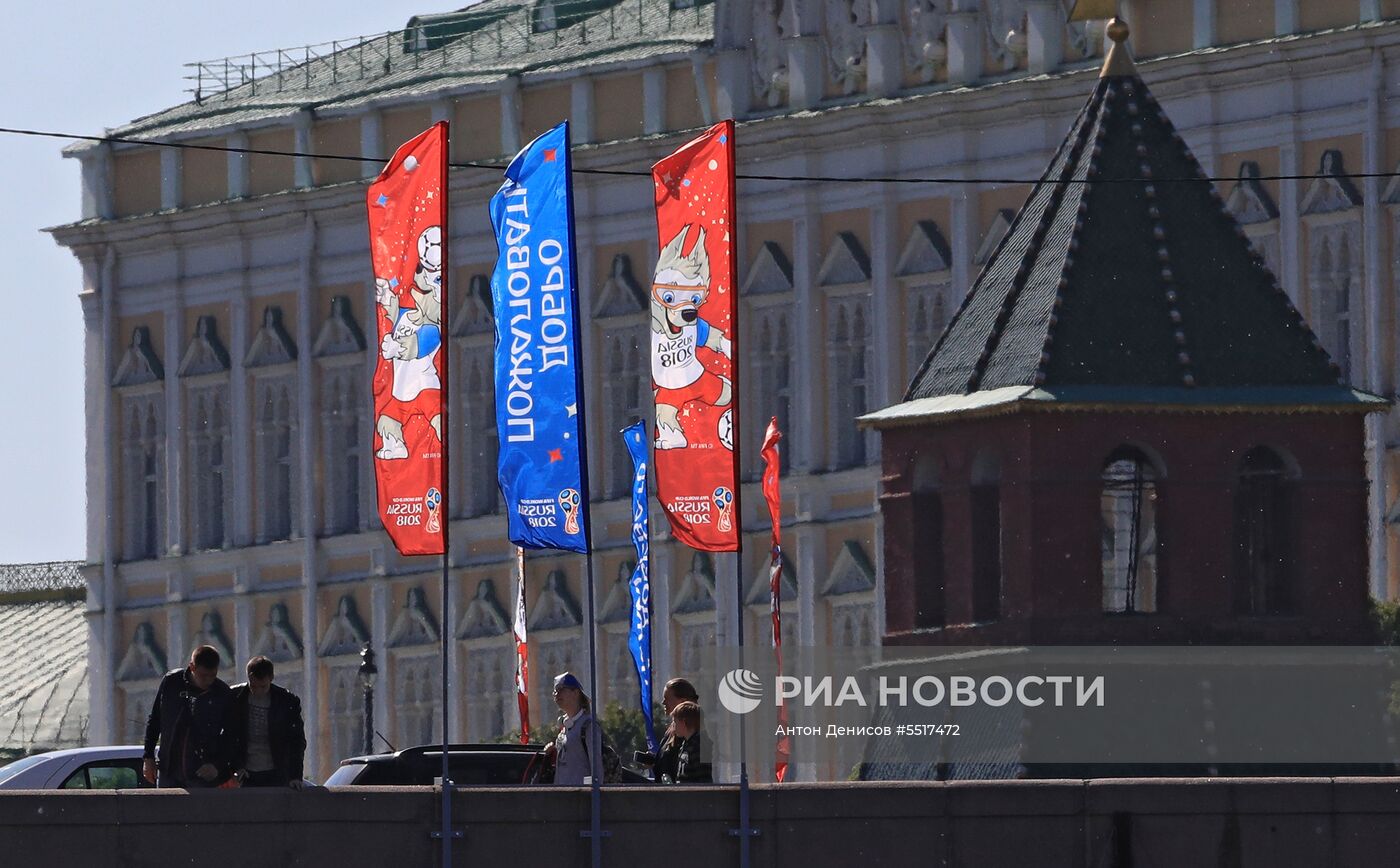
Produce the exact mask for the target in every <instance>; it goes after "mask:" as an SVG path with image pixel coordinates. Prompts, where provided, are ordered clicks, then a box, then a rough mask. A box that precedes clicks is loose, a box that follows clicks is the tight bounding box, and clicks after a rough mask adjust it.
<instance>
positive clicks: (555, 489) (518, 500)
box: [491, 121, 589, 553]
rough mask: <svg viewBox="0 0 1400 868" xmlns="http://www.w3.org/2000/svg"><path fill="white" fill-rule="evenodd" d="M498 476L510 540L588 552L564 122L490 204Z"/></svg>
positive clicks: (514, 166)
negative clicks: (493, 238)
mask: <svg viewBox="0 0 1400 868" xmlns="http://www.w3.org/2000/svg"><path fill="white" fill-rule="evenodd" d="M491 225H492V226H493V227H494V228H495V231H496V248H497V258H496V270H495V271H494V272H493V273H492V275H491V298H492V301H493V302H494V307H495V319H496V430H497V432H498V434H499V436H500V459H499V461H498V464H497V478H498V479H499V481H500V484H501V493H502V494H503V495H504V496H505V501H506V514H507V515H508V516H509V521H510V541H511V542H513V543H515V544H516V545H518V546H524V547H525V548H532V549H563V550H564V551H571V552H580V553H587V552H588V539H589V537H588V473H587V463H586V462H587V458H586V456H587V449H586V446H585V442H584V432H583V419H584V414H583V389H582V388H581V385H580V381H579V372H580V370H581V365H580V364H579V359H578V340H577V335H578V322H579V320H578V291H577V285H578V282H577V280H576V276H575V273H574V263H575V257H574V226H573V193H572V188H571V179H570V176H569V125H568V122H567V121H565V122H564V123H562V124H560V125H559V126H557V127H555V128H554V129H552V130H550V131H549V132H547V133H545V134H544V135H542V136H540V137H539V138H537V139H535V140H534V141H533V142H531V143H530V144H529V145H527V146H526V147H525V149H524V150H523V151H521V152H520V153H519V154H516V156H515V159H513V160H511V161H510V166H509V167H507V168H506V180H505V183H503V184H502V185H501V189H499V190H497V191H496V195H494V196H492V197H491Z"/></svg>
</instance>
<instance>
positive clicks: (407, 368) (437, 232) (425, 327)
mask: <svg viewBox="0 0 1400 868" xmlns="http://www.w3.org/2000/svg"><path fill="white" fill-rule="evenodd" d="M374 290H375V292H374V295H375V301H376V302H377V303H378V304H379V306H380V307H381V308H383V309H384V316H386V317H388V319H389V322H390V323H392V324H393V329H392V330H391V331H390V332H389V333H388V334H387V335H385V336H384V340H383V342H382V343H381V344H380V345H379V353H380V355H381V356H383V357H384V358H385V359H388V360H389V361H390V362H392V363H393V368H394V386H393V389H392V390H391V392H390V395H389V396H387V397H385V398H384V399H382V400H381V401H380V402H379V406H377V407H375V414H376V419H375V423H374V430H375V431H376V432H378V434H379V438H380V441H381V442H380V448H379V451H378V452H376V453H374V454H375V457H376V458H384V459H392V458H407V457H408V445H407V444H406V442H405V440H404V433H403V429H404V426H405V425H406V424H408V421H409V420H410V419H412V418H413V417H414V416H424V417H426V418H427V419H428V424H430V425H431V426H432V428H433V433H435V434H436V435H437V438H438V442H439V443H440V442H442V417H441V416H440V415H439V414H438V413H437V400H436V398H435V399H434V400H433V402H432V403H431V408H430V411H431V412H432V416H431V417H428V412H427V411H425V408H426V407H428V402H420V400H419V396H420V395H422V393H423V392H426V391H429V390H433V389H439V390H440V389H441V388H442V382H441V380H440V379H439V377H438V370H437V354H438V347H440V346H441V345H442V231H441V229H440V228H439V227H437V226H429V227H428V228H427V229H424V230H423V232H422V234H421V235H419V236H418V267H417V268H415V269H414V271H413V286H411V287H410V288H409V292H410V294H411V295H412V297H413V304H414V307H404V306H403V305H402V299H400V297H399V294H398V292H397V290H395V288H394V287H393V286H392V285H391V284H390V282H389V281H388V280H385V279H384V278H382V277H377V278H375V280H374Z"/></svg>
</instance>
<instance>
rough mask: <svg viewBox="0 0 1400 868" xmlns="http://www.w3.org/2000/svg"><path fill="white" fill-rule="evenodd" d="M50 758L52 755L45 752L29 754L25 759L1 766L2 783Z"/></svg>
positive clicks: (0, 780)
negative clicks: (49, 755) (46, 754)
mask: <svg viewBox="0 0 1400 868" xmlns="http://www.w3.org/2000/svg"><path fill="white" fill-rule="evenodd" d="M49 759H51V757H48V756H45V755H44V754H36V755H35V756H27V757H25V758H24V759H19V760H15V761H14V762H12V763H10V764H9V765H7V766H3V767H0V784H3V783H4V782H5V781H8V780H9V779H10V778H12V777H14V776H15V775H17V774H19V773H20V772H22V771H24V770H25V769H32V768H34V767H35V766H37V765H39V764H40V763H45V762H48V761H49Z"/></svg>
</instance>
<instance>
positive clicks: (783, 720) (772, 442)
mask: <svg viewBox="0 0 1400 868" xmlns="http://www.w3.org/2000/svg"><path fill="white" fill-rule="evenodd" d="M782 439H783V434H782V432H781V431H779V430H778V417H777V416H774V417H773V418H772V419H770V420H769V421H768V431H767V433H766V434H764V435H763V449H762V450H761V451H760V453H759V454H761V455H762V456H763V499H764V500H766V501H767V502H768V515H769V517H770V518H772V520H773V557H772V560H771V561H769V565H768V599H769V608H770V609H771V610H772V615H773V654H774V655H775V656H776V657H777V660H778V677H779V678H781V677H782V675H783V538H782V526H783V494H782V491H781V489H780V488H779V485H778V470H779V468H780V467H781V464H780V462H779V460H778V441H779V440H782ZM787 722H788V717H787V706H786V705H779V706H778V726H779V727H780V728H782V729H784V730H786V729H787ZM791 756H792V743H791V742H790V741H789V740H788V737H787V736H786V735H780V736H778V751H777V758H776V760H775V761H774V764H773V777H774V779H776V780H777V781H778V782H779V783H782V781H783V779H784V778H786V777H787V769H788V758H789V757H791Z"/></svg>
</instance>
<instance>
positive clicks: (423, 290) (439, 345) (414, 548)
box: [368, 121, 447, 555]
mask: <svg viewBox="0 0 1400 868" xmlns="http://www.w3.org/2000/svg"><path fill="white" fill-rule="evenodd" d="M446 180H447V123H446V121H440V122H438V123H436V124H434V125H433V126H432V127H431V128H430V129H428V130H427V131H425V132H423V133H421V134H420V135H418V136H416V137H414V138H413V139H410V140H409V141H408V142H405V143H404V144H403V145H402V146H401V147H400V148H399V149H398V150H397V151H396V152H395V153H394V158H393V159H392V160H390V161H389V165H387V166H385V167H384V171H382V172H380V173H379V177H378V178H377V179H375V181H374V183H372V184H370V185H369V197H368V203H369V249H370V258H371V260H372V261H373V264H374V300H375V314H374V321H375V324H376V326H377V329H376V334H375V339H376V343H375V346H374V351H375V353H377V354H378V356H379V360H378V365H377V366H376V367H375V370H374V435H373V440H374V447H373V448H374V475H375V480H376V482H377V483H378V488H379V519H380V521H382V522H383V523H384V529H385V530H387V531H388V532H389V537H390V538H391V539H392V540H393V541H394V545H395V546H396V547H397V548H398V550H399V552H400V553H401V554H405V555H440V554H442V551H443V543H442V541H443V533H442V525H443V522H445V521H447V514H446V509H447V504H446V503H445V501H444V498H445V493H446V491H447V486H446V484H445V483H446V478H445V473H446V468H447V460H446V455H445V450H444V449H443V445H442V444H443V441H442V423H443V412H444V407H443V401H442V392H443V384H444V383H445V382H446V380H447V378H446V368H447V362H446V358H445V350H444V348H443V338H444V336H445V335H446V331H445V330H444V328H443V321H442V320H443V317H442V312H443V311H445V310H447V246H446V243H445V242H446V234H445V231H444V230H445V229H446V218H447V185H446V183H445V182H446Z"/></svg>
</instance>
